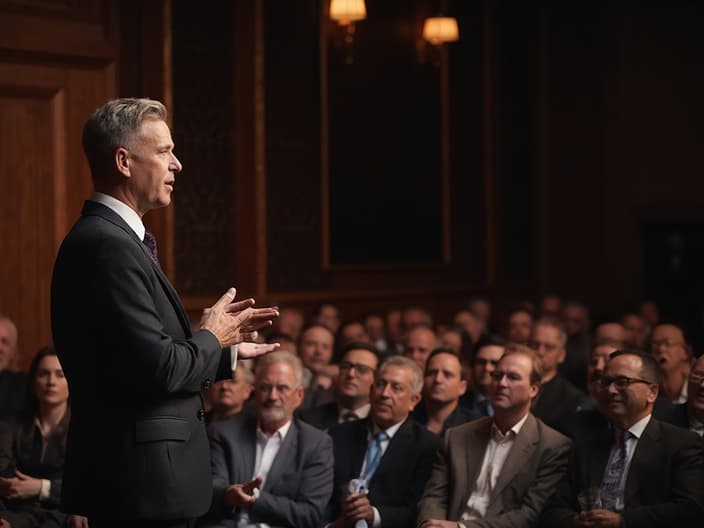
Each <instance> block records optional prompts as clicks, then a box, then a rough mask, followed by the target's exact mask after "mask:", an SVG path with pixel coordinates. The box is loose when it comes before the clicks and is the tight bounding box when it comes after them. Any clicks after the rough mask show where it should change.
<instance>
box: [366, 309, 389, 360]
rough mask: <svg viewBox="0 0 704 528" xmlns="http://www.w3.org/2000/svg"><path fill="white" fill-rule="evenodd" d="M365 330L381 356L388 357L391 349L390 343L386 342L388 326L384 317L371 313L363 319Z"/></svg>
mask: <svg viewBox="0 0 704 528" xmlns="http://www.w3.org/2000/svg"><path fill="white" fill-rule="evenodd" d="M362 323H363V324H364V330H365V331H366V332H367V335H368V336H369V341H370V342H371V344H372V345H374V348H376V350H377V351H378V352H379V355H382V356H386V355H387V350H388V348H389V343H388V341H387V340H386V327H385V326H386V325H385V323H384V317H383V316H382V315H381V314H379V313H376V312H370V313H367V314H365V315H364V317H362Z"/></svg>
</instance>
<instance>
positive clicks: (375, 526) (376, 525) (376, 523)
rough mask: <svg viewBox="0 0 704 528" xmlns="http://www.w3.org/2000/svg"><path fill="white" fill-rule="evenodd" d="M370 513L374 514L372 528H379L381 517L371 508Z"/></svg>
mask: <svg viewBox="0 0 704 528" xmlns="http://www.w3.org/2000/svg"><path fill="white" fill-rule="evenodd" d="M372 511H373V512H374V520H373V521H372V528H381V515H379V510H377V509H376V507H374V506H372Z"/></svg>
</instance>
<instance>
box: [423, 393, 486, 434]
mask: <svg viewBox="0 0 704 528" xmlns="http://www.w3.org/2000/svg"><path fill="white" fill-rule="evenodd" d="M411 418H413V419H414V420H415V421H416V422H418V423H419V424H420V425H422V426H423V427H427V426H428V411H427V409H426V408H425V402H423V401H422V400H421V401H420V402H419V403H418V405H416V406H415V408H414V409H413V412H411ZM476 419H477V417H476V416H475V415H474V413H473V412H471V411H470V410H469V409H467V408H465V407H462V406H461V405H458V406H457V407H455V410H454V411H452V412H451V413H450V416H448V417H447V419H446V420H445V423H444V424H443V428H442V433H441V435H443V434H445V431H447V430H448V429H449V428H450V427H456V426H458V425H462V424H463V423H467V422H471V421H472V420H476Z"/></svg>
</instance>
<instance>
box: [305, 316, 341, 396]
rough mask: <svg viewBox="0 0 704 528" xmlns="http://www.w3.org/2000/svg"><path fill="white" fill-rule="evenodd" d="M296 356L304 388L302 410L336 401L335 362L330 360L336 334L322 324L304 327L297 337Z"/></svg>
mask: <svg viewBox="0 0 704 528" xmlns="http://www.w3.org/2000/svg"><path fill="white" fill-rule="evenodd" d="M297 348H298V357H300V358H301V361H303V366H304V367H305V368H304V371H303V376H304V377H303V382H304V387H305V389H306V391H305V394H304V398H303V403H302V404H301V409H309V408H311V407H315V406H317V405H322V404H324V403H328V402H331V401H335V391H334V387H333V383H334V380H335V379H336V378H337V374H338V369H337V365H334V364H333V363H332V358H333V351H334V350H335V334H334V333H333V332H332V331H331V330H330V329H329V328H328V327H327V326H324V325H321V324H312V325H310V326H306V327H305V328H304V329H303V331H302V332H301V337H300V339H299V340H298V347H297Z"/></svg>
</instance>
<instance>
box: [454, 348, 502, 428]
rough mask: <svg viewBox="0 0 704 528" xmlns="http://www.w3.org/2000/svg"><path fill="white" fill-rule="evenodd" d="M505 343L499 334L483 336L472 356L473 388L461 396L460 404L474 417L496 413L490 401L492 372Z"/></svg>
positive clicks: (471, 373)
mask: <svg viewBox="0 0 704 528" xmlns="http://www.w3.org/2000/svg"><path fill="white" fill-rule="evenodd" d="M505 345H506V342H505V341H504V340H503V339H502V338H500V337H497V336H491V337H486V338H482V339H481V340H480V341H479V342H478V343H477V351H476V352H475V353H474V357H473V358H472V369H471V372H470V375H471V378H472V383H471V384H470V385H471V387H472V390H469V391H467V392H466V393H465V394H464V395H463V396H462V397H461V398H460V406H462V407H463V408H465V409H467V410H468V411H469V413H470V415H471V416H472V419H476V418H481V417H482V416H492V415H493V414H494V409H493V407H492V406H491V401H489V389H490V388H491V373H492V372H494V370H495V369H496V365H498V364H499V360H500V359H501V356H502V355H503V354H504V346H505Z"/></svg>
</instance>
